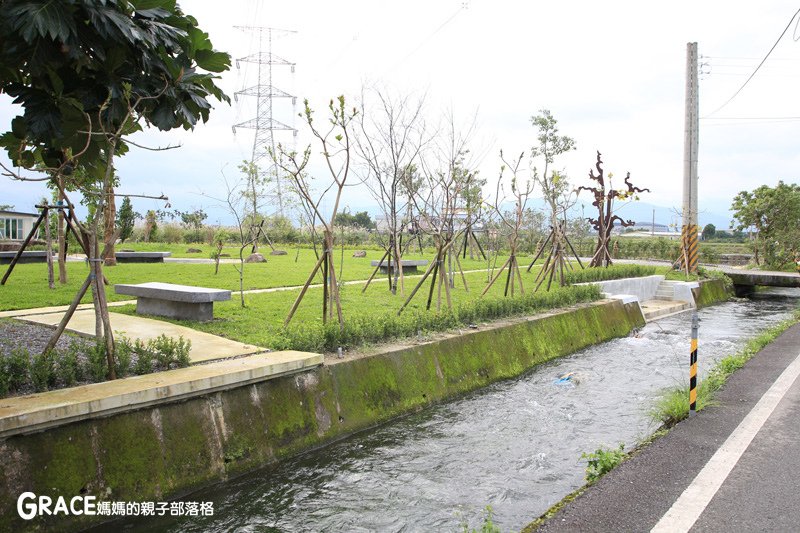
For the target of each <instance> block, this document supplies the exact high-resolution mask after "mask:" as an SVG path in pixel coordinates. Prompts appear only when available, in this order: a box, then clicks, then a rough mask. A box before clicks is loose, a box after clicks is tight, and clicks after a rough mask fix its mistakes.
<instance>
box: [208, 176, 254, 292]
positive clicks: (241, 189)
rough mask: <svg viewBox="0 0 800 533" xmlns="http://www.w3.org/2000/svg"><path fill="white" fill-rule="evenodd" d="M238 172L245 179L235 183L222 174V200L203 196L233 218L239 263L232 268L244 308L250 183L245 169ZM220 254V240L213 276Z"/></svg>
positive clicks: (250, 241) (251, 236) (217, 270)
mask: <svg viewBox="0 0 800 533" xmlns="http://www.w3.org/2000/svg"><path fill="white" fill-rule="evenodd" d="M239 170H241V171H242V172H243V173H244V174H245V177H244V178H240V179H239V180H235V181H231V180H228V178H227V177H226V176H225V173H224V172H222V182H223V183H224V184H225V197H224V198H213V197H211V196H208V195H204V196H206V197H207V198H210V199H212V200H214V201H216V202H217V204H218V205H219V206H220V207H222V208H223V209H225V210H226V211H227V212H228V214H230V215H231V216H232V217H233V220H234V222H235V223H236V237H237V243H238V245H239V263H238V264H235V265H234V268H235V269H236V272H237V273H238V274H239V302H240V304H241V306H242V307H246V305H245V301H244V274H245V272H244V266H245V263H246V258H245V256H244V251H245V249H246V248H247V247H249V246H252V244H253V242H254V238H253V237H254V234H253V232H252V231H251V228H250V226H249V220H248V217H249V215H250V213H251V211H249V208H250V207H251V204H250V197H249V196H248V194H247V190H248V187H249V186H250V183H249V182H248V176H247V169H246V168H244V167H243V166H240V167H239ZM221 253H222V239H220V240H219V242H218V243H217V251H216V253H215V256H214V258H215V261H214V263H215V266H214V273H215V274H216V273H217V272H219V259H220V255H221Z"/></svg>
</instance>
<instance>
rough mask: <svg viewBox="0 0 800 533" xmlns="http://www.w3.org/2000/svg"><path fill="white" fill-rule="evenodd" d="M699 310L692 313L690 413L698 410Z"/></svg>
mask: <svg viewBox="0 0 800 533" xmlns="http://www.w3.org/2000/svg"><path fill="white" fill-rule="evenodd" d="M698 322H699V319H698V318H697V311H695V312H694V313H692V354H691V356H690V357H689V415H693V414H695V411H696V410H697V329H698Z"/></svg>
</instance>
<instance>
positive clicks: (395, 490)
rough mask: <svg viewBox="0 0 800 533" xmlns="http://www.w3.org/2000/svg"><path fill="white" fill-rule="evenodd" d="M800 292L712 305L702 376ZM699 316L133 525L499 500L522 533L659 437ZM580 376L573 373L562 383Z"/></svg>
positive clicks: (452, 519)
mask: <svg viewBox="0 0 800 533" xmlns="http://www.w3.org/2000/svg"><path fill="white" fill-rule="evenodd" d="M798 304H800V289H771V290H770V291H768V292H762V293H758V294H757V295H756V296H754V297H752V298H750V299H742V300H738V299H737V300H733V301H730V302H727V303H724V304H720V305H717V306H714V307H711V308H707V309H704V310H702V311H700V313H699V315H700V320H701V322H700V348H699V360H700V368H701V370H700V372H701V376H702V374H703V372H704V371H707V370H708V369H709V368H710V367H711V366H712V365H713V363H714V362H715V361H716V360H717V359H718V358H720V357H724V356H726V355H729V354H731V353H733V352H735V351H736V350H737V349H739V348H740V347H741V345H742V344H743V342H744V340H745V339H747V338H748V337H751V336H753V335H755V334H756V333H758V332H759V331H761V330H762V329H764V328H766V327H768V326H770V325H772V324H774V323H776V322H779V321H781V320H783V319H785V318H787V317H788V316H789V315H790V314H791V311H792V310H793V309H794V308H796V307H797V305H798ZM690 318H691V313H688V312H686V313H682V314H680V315H676V316H673V317H668V318H665V319H662V320H660V321H658V322H653V323H650V324H648V325H647V326H646V327H645V328H643V329H642V330H641V331H639V332H638V334H636V335H635V336H631V337H627V338H623V339H617V340H614V341H611V342H607V343H605V344H602V345H598V346H595V347H592V348H589V349H586V350H583V351H581V352H578V353H575V354H573V355H571V356H568V357H564V358H562V359H559V360H556V361H553V362H551V363H549V364H546V365H543V366H541V367H538V368H537V369H536V370H534V371H532V372H530V373H528V374H526V375H523V376H521V377H520V378H518V379H514V380H510V381H506V382H502V383H497V384H495V385H493V386H490V387H488V388H485V389H483V390H480V391H477V392H475V393H472V394H470V395H468V396H465V397H463V398H461V399H458V400H455V401H452V402H449V403H446V404H442V405H438V406H434V407H432V408H429V409H426V410H424V411H422V412H419V413H416V414H414V415H411V416H408V417H405V418H402V419H400V420H397V421H395V422H393V423H391V424H389V425H386V426H382V427H380V428H377V429H374V430H371V431H369V432H365V433H362V434H359V435H356V436H354V437H351V438H349V439H347V440H345V441H342V442H339V443H336V444H333V445H331V446H328V447H326V448H323V449H320V450H317V451H314V452H311V453H308V454H305V455H303V456H301V457H298V458H295V459H292V460H289V461H285V462H282V463H280V464H278V465H275V466H272V467H269V468H266V469H263V470H260V471H258V472H255V473H252V474H249V475H247V476H245V477H242V478H239V479H236V480H233V481H230V482H227V483H224V484H220V485H217V486H215V487H212V488H210V489H206V490H204V491H201V492H198V493H194V494H192V495H191V496H189V497H187V498H186V499H187V500H191V501H212V502H213V503H214V516H213V517H206V518H194V517H193V518H192V519H187V518H185V517H184V518H183V519H181V520H179V521H172V520H171V519H169V518H164V519H158V520H161V521H156V522H154V521H153V520H148V521H147V522H141V523H131V524H126V527H125V528H124V529H125V530H126V531H149V530H154V529H158V530H170V531H182V532H194V531H198V532H199V531H460V530H461V529H462V527H463V526H464V525H465V524H468V525H469V527H470V528H473V527H479V526H480V523H481V522H482V520H483V517H484V508H485V507H486V506H487V505H491V506H492V509H493V511H494V522H495V524H497V525H499V526H500V527H501V529H502V530H503V531H510V530H519V529H520V528H521V527H523V526H525V525H526V524H527V523H529V522H530V521H532V520H533V519H535V518H536V517H538V516H539V515H540V514H541V513H543V512H544V511H546V510H547V509H548V508H549V507H550V506H551V505H552V504H553V503H555V502H557V501H559V500H560V499H561V498H563V497H564V496H565V495H567V494H568V493H570V492H571V491H573V490H574V489H576V488H578V487H580V486H581V485H582V484H583V475H584V468H585V462H584V461H582V460H581V459H580V456H581V454H582V453H583V452H591V451H594V450H595V449H596V448H598V447H599V446H601V445H605V446H615V445H618V444H619V443H624V444H625V446H626V448H629V447H632V446H633V445H635V444H636V443H637V441H639V440H641V439H643V438H645V437H647V436H648V435H650V434H651V433H652V432H653V431H654V430H655V429H656V426H655V424H654V423H653V422H652V421H651V419H650V418H649V416H648V412H649V410H650V408H651V406H652V404H653V400H654V398H655V397H656V396H657V393H658V391H659V390H660V389H663V388H664V387H667V386H670V385H674V384H677V383H679V382H681V380H688V377H687V375H688V368H687V366H688V358H689V355H688V353H689V352H688V349H689V331H690V329H689V328H690ZM570 372H571V373H573V374H572V377H571V379H569V380H564V381H559V380H558V378H559V377H560V376H563V375H565V374H567V373H570Z"/></svg>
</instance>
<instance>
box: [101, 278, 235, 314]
mask: <svg viewBox="0 0 800 533" xmlns="http://www.w3.org/2000/svg"><path fill="white" fill-rule="evenodd" d="M114 291H116V293H117V294H127V295H130V296H136V312H137V313H139V314H144V315H157V316H165V317H167V318H177V319H178V320H197V321H199V322H208V321H209V320H213V318H214V302H221V301H224V300H230V299H231V291H226V290H223V289H208V288H205V287H192V286H189V285H175V284H173V283H160V282H157V281H155V282H150V283H139V284H137V285H114Z"/></svg>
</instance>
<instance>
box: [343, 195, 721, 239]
mask: <svg viewBox="0 0 800 533" xmlns="http://www.w3.org/2000/svg"><path fill="white" fill-rule="evenodd" d="M618 205H619V209H618V210H617V211H616V214H617V215H619V216H620V217H621V218H624V219H625V220H633V221H634V222H636V227H640V228H642V227H644V228H647V229H650V226H651V225H652V220H653V212H654V211H655V223H656V231H659V229H658V228H659V227H669V226H672V227H674V228H677V229H678V230H679V229H680V226H681V216H680V213H678V212H677V211H676V210H675V209H673V208H671V207H664V206H660V205H655V204H650V203H647V202H630V203H626V204H618ZM528 206H529V207H531V208H533V209H544V208H545V203H544V200H542V199H541V198H534V199H532V200H530V201H529V202H528ZM504 207H505V209H507V210H509V211H510V210H511V209H513V207H514V205H513V203H511V202H508V203H507V204H504ZM581 207H583V210H582V211H581ZM676 209H678V210H679V209H680V206H678V207H677V208H676ZM350 211H351V212H358V211H367V212H368V213H369V214H370V216H371V217H372V219H373V220H375V219H376V218H380V217H382V216H383V215H382V212H381V210H380V208H378V207H377V206H376V205H375V204H372V205H368V204H361V205H353V206H351V207H350ZM581 212H583V216H586V217H594V216H597V215H596V213H597V212H596V210H595V207H594V206H593V205H592V204H591V203H590V202H579V203H578V204H576V205H575V207H573V208H572V212H571V216H572V217H579V216H581ZM698 218H699V220H698V223H699V224H700V227H701V228H702V227H704V226H705V225H706V224H714V226H716V228H717V229H726V228H729V227H730V223H731V218H730V216H728V215H727V214H718V213H713V212H710V211H704V210H701V211H700V213H699V217H698Z"/></svg>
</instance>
